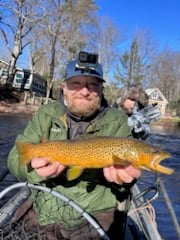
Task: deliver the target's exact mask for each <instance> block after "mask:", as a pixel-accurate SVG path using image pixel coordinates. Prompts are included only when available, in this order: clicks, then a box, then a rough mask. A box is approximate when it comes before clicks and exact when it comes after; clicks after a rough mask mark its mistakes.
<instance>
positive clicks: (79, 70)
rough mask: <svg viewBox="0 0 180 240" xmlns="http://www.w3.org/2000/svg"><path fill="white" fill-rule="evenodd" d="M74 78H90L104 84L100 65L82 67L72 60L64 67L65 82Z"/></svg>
mask: <svg viewBox="0 0 180 240" xmlns="http://www.w3.org/2000/svg"><path fill="white" fill-rule="evenodd" d="M75 76H92V77H96V78H97V79H99V80H100V81H102V82H105V80H104V79H103V70H102V66H101V64H99V63H97V64H95V65H94V66H93V67H91V66H88V67H82V66H80V65H79V61H78V60H73V61H71V62H69V63H68V64H67V67H66V75H65V78H66V80H68V79H70V78H72V77H75Z"/></svg>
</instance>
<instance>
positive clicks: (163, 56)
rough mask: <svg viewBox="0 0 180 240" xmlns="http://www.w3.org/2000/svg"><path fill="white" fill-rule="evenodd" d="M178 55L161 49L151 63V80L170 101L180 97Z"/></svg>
mask: <svg viewBox="0 0 180 240" xmlns="http://www.w3.org/2000/svg"><path fill="white" fill-rule="evenodd" d="M179 78H180V55H179V53H176V52H172V51H169V50H163V51H162V52H161V53H159V54H158V55H157V56H156V59H154V62H153V63H152V76H151V82H152V84H153V85H154V86H156V87H158V88H159V89H160V90H161V91H162V92H163V94H164V95H165V97H166V98H167V99H168V101H169V102H170V103H175V102H178V100H179V99H180V97H179V96H180V86H179Z"/></svg>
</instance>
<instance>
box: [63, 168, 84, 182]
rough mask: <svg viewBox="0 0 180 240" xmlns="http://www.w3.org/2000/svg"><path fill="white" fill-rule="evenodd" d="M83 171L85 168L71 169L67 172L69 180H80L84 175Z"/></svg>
mask: <svg viewBox="0 0 180 240" xmlns="http://www.w3.org/2000/svg"><path fill="white" fill-rule="evenodd" d="M83 170H84V169H83V168H80V167H78V166H74V167H70V168H69V169H68V170H67V180H68V181H72V180H74V179H76V178H78V177H79V176H80V175H81V174H82V172H83Z"/></svg>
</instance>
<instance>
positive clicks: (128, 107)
mask: <svg viewBox="0 0 180 240" xmlns="http://www.w3.org/2000/svg"><path fill="white" fill-rule="evenodd" d="M135 103H136V101H135V100H132V99H129V98H127V99H126V100H125V101H124V103H123V104H122V106H121V108H122V109H123V110H124V111H125V112H126V113H129V114H130V113H132V112H133V108H134V105H135Z"/></svg>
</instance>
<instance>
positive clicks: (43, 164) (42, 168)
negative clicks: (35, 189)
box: [31, 157, 66, 177]
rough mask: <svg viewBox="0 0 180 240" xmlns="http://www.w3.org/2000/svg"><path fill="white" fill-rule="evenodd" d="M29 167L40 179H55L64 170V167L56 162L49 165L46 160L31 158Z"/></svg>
mask: <svg viewBox="0 0 180 240" xmlns="http://www.w3.org/2000/svg"><path fill="white" fill-rule="evenodd" d="M31 167H32V168H34V170H35V171H36V172H37V174H38V175H39V176H41V177H56V176H58V175H59V174H60V173H61V172H63V171H64V169H65V168H66V167H65V166H64V165H61V164H59V163H58V162H55V163H52V164H49V159H48V158H37V157H36V158H33V159H32V161H31Z"/></svg>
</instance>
